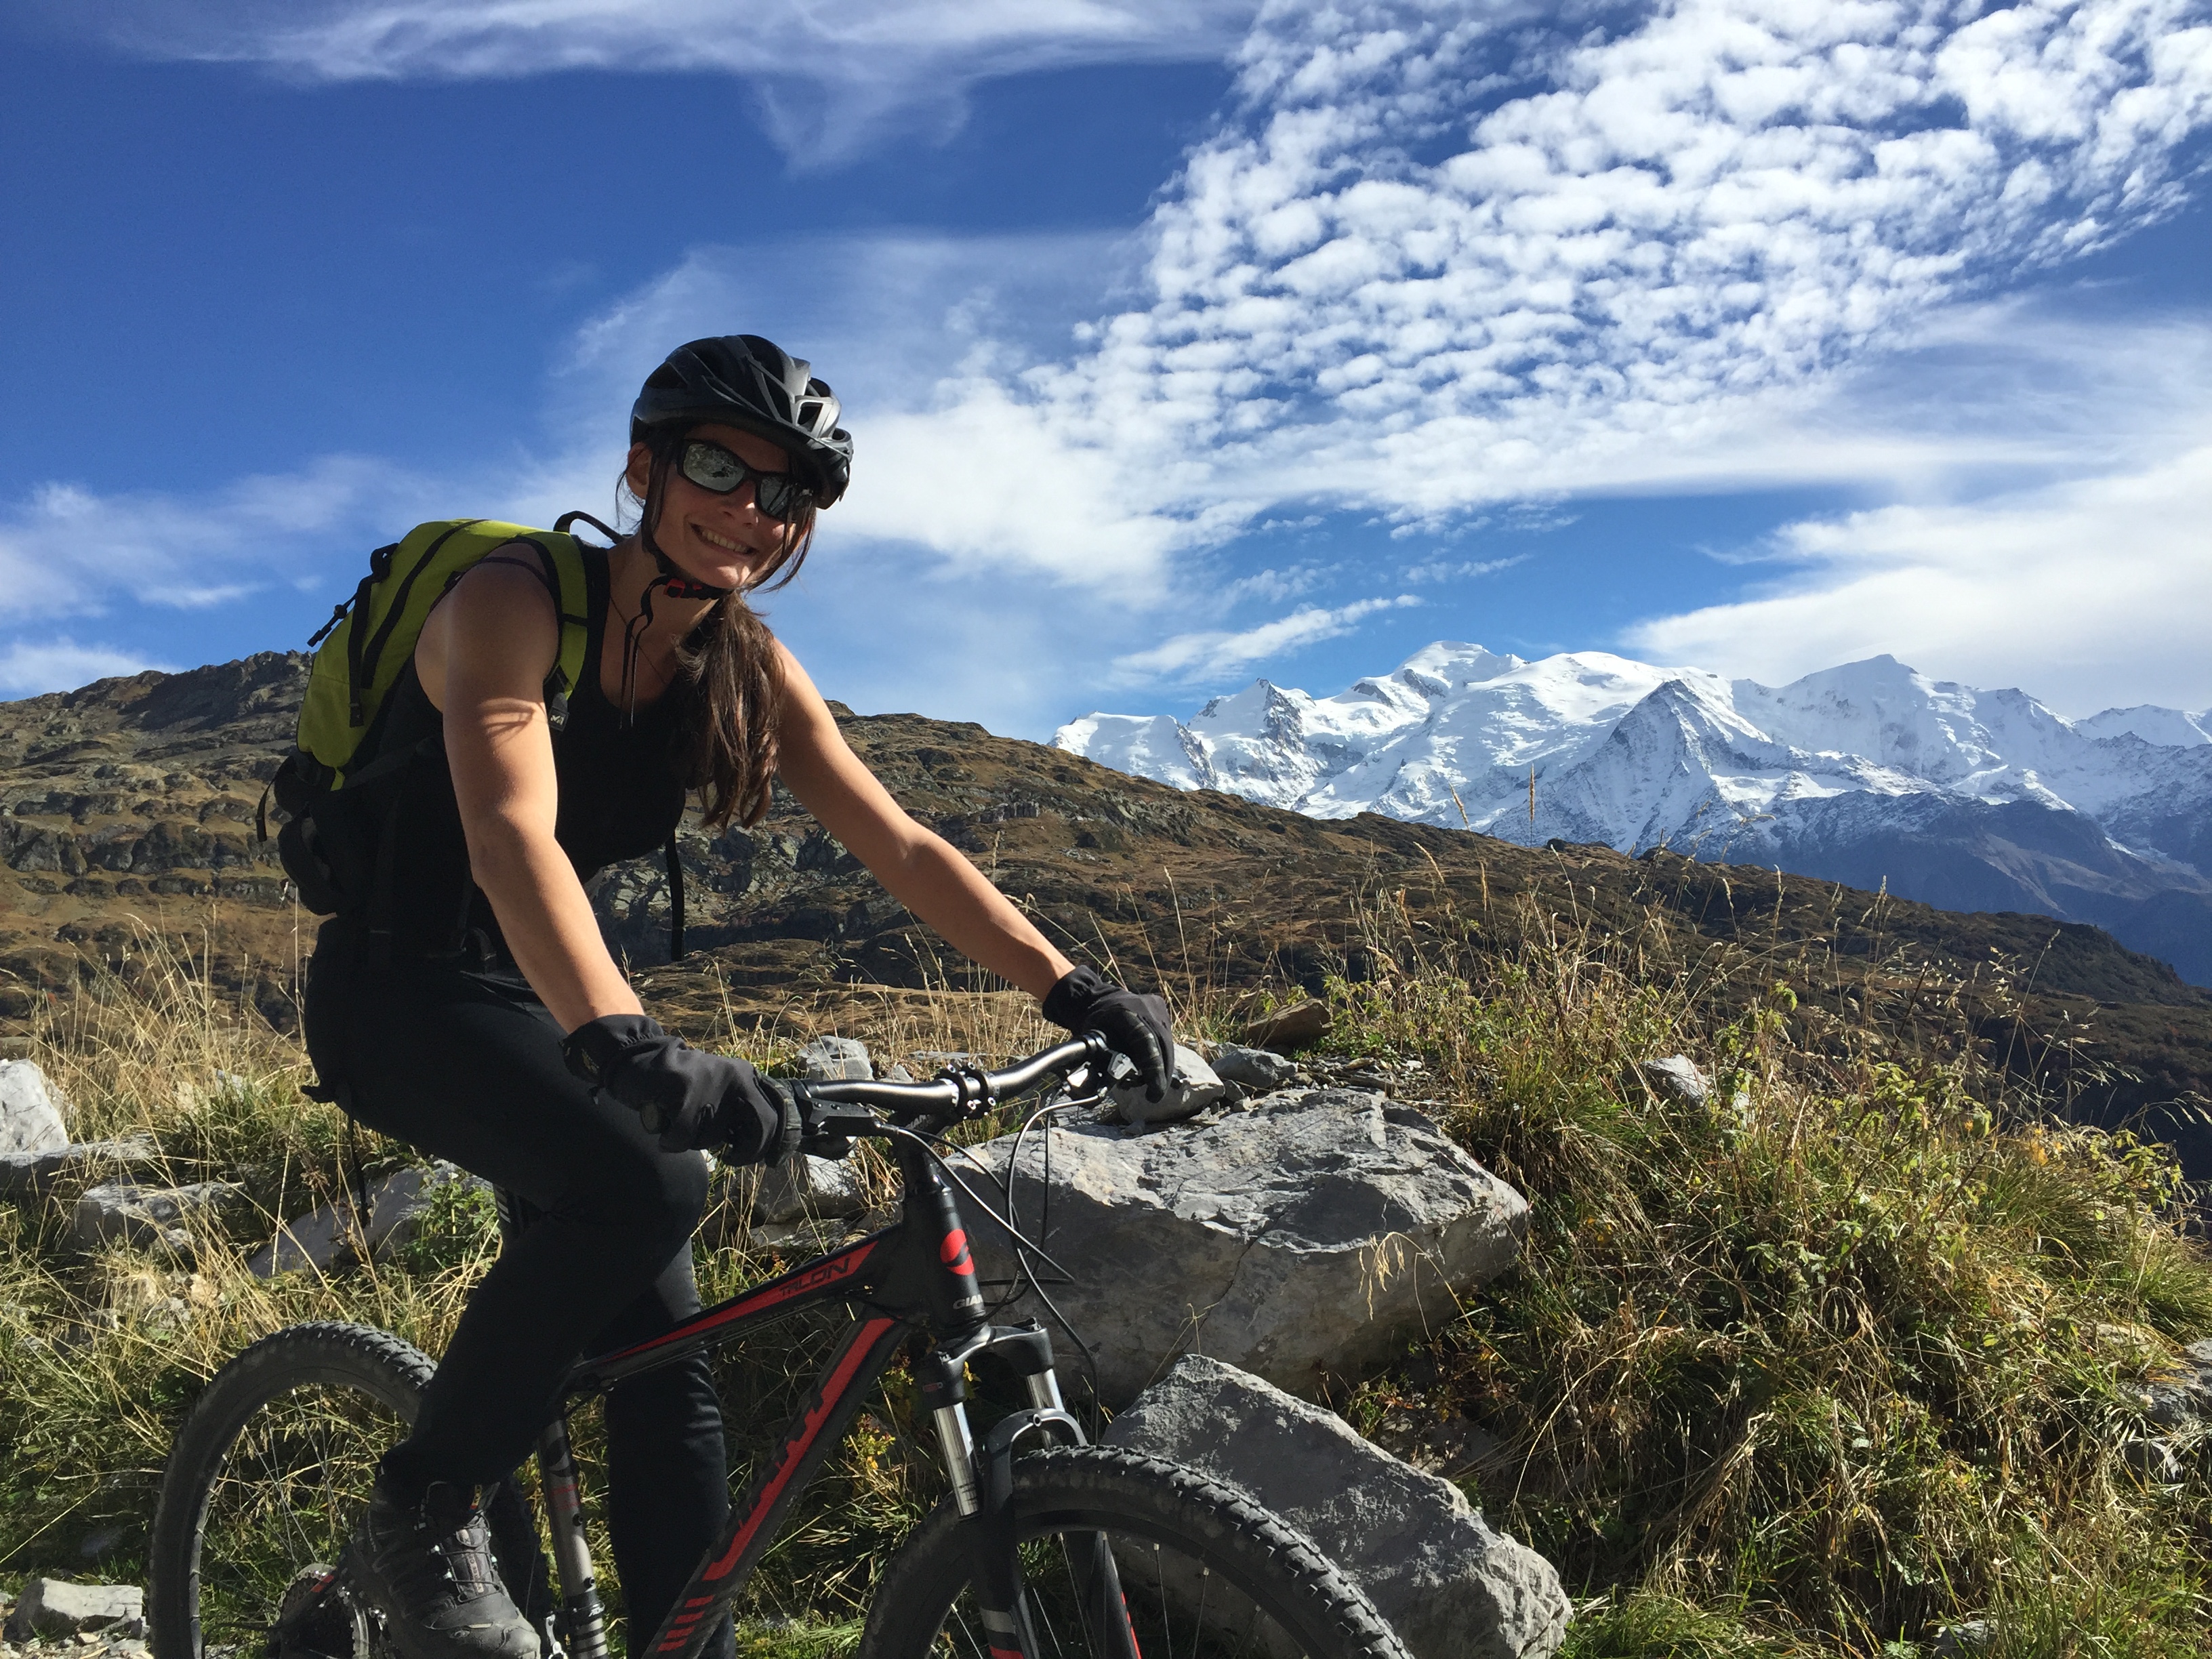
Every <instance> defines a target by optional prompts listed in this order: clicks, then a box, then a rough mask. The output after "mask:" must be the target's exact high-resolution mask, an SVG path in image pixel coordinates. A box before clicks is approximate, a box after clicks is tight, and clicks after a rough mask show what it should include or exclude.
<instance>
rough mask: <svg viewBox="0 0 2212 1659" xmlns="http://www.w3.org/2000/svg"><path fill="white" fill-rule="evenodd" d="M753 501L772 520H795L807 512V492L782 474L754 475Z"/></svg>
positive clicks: (763, 473)
mask: <svg viewBox="0 0 2212 1659" xmlns="http://www.w3.org/2000/svg"><path fill="white" fill-rule="evenodd" d="M753 499H754V500H755V501H758V502H759V503H760V510H761V511H762V512H763V513H767V514H768V515H769V517H770V518H771V519H795V518H797V517H798V516H799V514H800V513H803V512H805V510H806V502H807V500H808V496H807V493H806V491H805V489H803V488H802V487H801V486H799V485H798V484H795V483H793V482H792V481H791V479H790V477H788V476H787V475H786V474H784V473H781V472H756V473H755V474H753Z"/></svg>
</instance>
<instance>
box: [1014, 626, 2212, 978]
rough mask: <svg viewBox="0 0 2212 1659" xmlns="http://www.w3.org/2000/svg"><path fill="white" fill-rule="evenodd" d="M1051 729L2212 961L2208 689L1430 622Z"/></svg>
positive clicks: (1229, 780)
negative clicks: (1322, 686) (1968, 676)
mask: <svg viewBox="0 0 2212 1659" xmlns="http://www.w3.org/2000/svg"><path fill="white" fill-rule="evenodd" d="M1054 744H1056V745H1057V746H1059V747H1060V748H1061V749H1063V750H1068V751H1070V752H1072V753H1074V754H1078V755H1083V756H1085V757H1089V758H1090V759H1091V760H1094V761H1097V762H1100V763H1103V764H1105V765H1108V766H1112V767H1115V768H1117V769H1121V770H1122V771H1126V772H1132V773H1136V774H1139V775H1142V776H1145V777H1149V778H1155V779H1158V781H1161V782H1164V783H1169V784H1172V785H1175V786H1176V787H1179V788H1183V789H1216V790H1222V791H1225V792H1226V793H1231V794H1235V795H1241V796H1243V797H1244V798H1246V799H1250V800H1255V801H1261V802H1264V803H1266V804H1267V805H1273V806H1280V807H1286V808H1289V809H1291V810H1292V811H1299V812H1304V813H1307V814H1310V815H1311V816H1313V817H1323V818H1341V817H1352V816H1353V815H1355V814H1357V813H1360V812H1379V813H1383V814H1386V815H1388V816H1389V817H1397V818H1405V819H1409V820H1412V821H1413V822H1416V823H1432V824H1440V825H1443V826H1445V827H1447V828H1451V829H1472V830H1479V831H1481V832H1483V833H1485V834H1487V835H1492V836H1499V837H1502V838H1504V839H1505V840H1508V841H1513V842H1521V843H1522V844H1524V845H1534V846H1540V845H1542V844H1543V843H1545V842H1549V841H1552V840H1555V839H1557V840H1564V841H1570V842H1603V843H1604V844H1606V845H1607V846H1610V847H1613V848H1617V849H1619V850H1620V851H1621V852H1624V853H1631V854H1633V853H1637V852H1639V851H1643V850H1645V849H1648V848H1656V847H1662V846H1663V847H1668V848H1673V849H1674V850H1675V851H1677V852H1680V853H1684V854H1688V855H1690V856H1692V857H1695V858H1699V859H1706V860H1717V861H1724V862H1729V863H1737V864H1759V865H1765V866H1778V867H1780V868H1782V869H1784V870H1787V871H1790V872H1794V873H1797V874H1802V875H1809V876H1816V877H1823V878H1828V879H1832V880H1837V881H1844V882H1847V883H1849V884H1851V885H1853V886H1857V887H1867V888H1875V887H1879V886H1882V885H1887V888H1888V890H1890V891H1892V892H1894V893H1898V894H1899V895H1901V896H1905V897H1909V898H1917V899H1921V900H1923V901H1925V902H1929V903H1931V904H1936V905H1939V906H1942V907H1943V908H1949V909H1962V910H2019V911H2027V912H2029V913H2032V914H2040V915H2050V916H2053V917H2056V918H2057V919H2059V920H2061V921H2087V922H2092V923H2094V924H2096V925H2097V926H2100V927H2104V928H2106V930H2107V931H2109V932H2111V933H2112V934H2113V935H2114V936H2115V937H2116V938H2118V939H2120V940H2121V942H2122V943H2124V944H2126V945H2130V946H2131V947H2132V948H2134V949H2136V950H2140V951H2147V952H2148V953H2150V954H2152V955H2154V956H2159V957H2163V958H2165V959H2166V961H2168V962H2170V963H2172V964H2173V965H2174V966H2175V967H2176V969H2179V971H2180V973H2181V974H2182V975H2184V977H2185V978H2188V979H2190V980H2191V981H2194V982H2196V983H2197V984H2200V985H2201V984H2212V711H2199V712H2195V713H2191V712H2189V711H2186V710H2182V709H2172V708H2156V707H2151V706H2144V707H2141V708H2112V709H2107V710H2106V711H2105V712H2103V713H2102V714H2094V715H2091V716H2089V717H2088V718H2087V719H2084V720H2068V719H2067V718H2065V717H2064V716H2063V715H2061V714H2057V713H2055V712H2054V711H2053V710H2051V708H2048V707H2046V706H2045V705H2044V704H2043V703H2041V702H2038V701H2037V700H2036V699H2035V698H2033V697H2032V696H2028V695H2027V693H2026V692H2023V691H2020V690H1996V691H1984V690H1976V689H1975V688H1973V687H1971V686H1966V685H1962V684H1957V683H1955V682H1953V681H1948V680H1936V679H1931V678H1929V677H1928V676H1926V675H1924V674H1921V673H1919V672H1917V671H1915V670H1913V669H1911V668H1910V667H1908V666H1906V665H1905V664H1903V663H1901V662H1899V661H1898V660H1897V659H1895V658H1893V657H1888V656H1881V657H1874V658H1869V659H1867V660H1866V661H1863V662H1855V663H1846V664H1844V665H1841V666H1839V667H1836V668H1829V669H1823V670H1821V671H1819V672H1817V673H1813V674H1808V675H1807V676H1805V677H1804V678H1802V679H1800V680H1796V681H1793V682H1791V683H1790V684H1788V685H1784V686H1767V685H1762V684H1759V683H1757V682H1756V681H1753V680H1748V679H1729V678H1724V677H1723V676H1721V675H1718V674H1715V673H1711V672H1709V671H1705V670H1704V669H1699V668H1668V667H1659V666H1655V665H1651V664H1648V663H1641V662H1635V661H1632V660H1631V659H1627V658H1625V657H1618V656H1613V655H1612V654H1610V653H1606V652H1601V651H1575V652H1565V653H1560V654H1559V655H1556V656H1551V657H1545V658H1541V659H1537V660H1534V661H1524V660H1523V659H1521V658H1519V657H1516V656H1512V655H1500V654H1498V653H1494V652H1491V651H1488V650H1486V649H1484V648H1483V647H1480V646H1479V645H1470V644H1465V643H1461V642H1458V641H1443V640H1440V641H1437V642H1435V643H1434V644H1431V645H1428V646H1425V647H1423V648H1422V649H1420V650H1419V651H1417V652H1415V653H1413V655H1412V656H1410V657H1408V658H1407V659H1406V660H1405V661H1404V662H1402V663H1401V664H1400V665H1398V667H1397V668H1396V669H1395V670H1394V671H1391V672H1390V673H1389V674H1387V675H1383V676H1381V677H1378V678H1369V679H1362V680H1359V681H1357V682H1356V683H1354V684H1352V686H1351V687H1350V688H1348V689H1347V690H1343V691H1340V692H1338V693H1337V694H1335V695H1334V696H1326V697H1316V696H1311V695H1310V694H1309V693H1307V692H1305V691H1302V690H1296V689H1293V688H1290V687H1285V686H1279V685H1276V684H1273V683H1272V682H1271V681H1268V680H1266V679H1258V680H1255V681H1254V682H1253V683H1252V684H1250V685H1249V686H1247V687H1245V688H1244V690H1241V691H1238V692H1236V693H1234V694H1233V695H1231V696H1221V697H1216V698H1214V699H1213V700H1212V702H1208V703H1207V704H1206V706H1205V707H1204V708H1201V709H1200V710H1199V711H1198V713H1197V714H1194V715H1193V716H1191V717H1190V718H1189V719H1188V720H1176V719H1175V718H1174V717H1173V716H1171V715H1167V714H1151V715H1136V714H1103V713H1099V714H1086V715H1085V716H1083V717H1082V718H1081V719H1079V720H1072V721H1070V722H1069V723H1068V724H1067V725H1066V726H1062V727H1060V731H1059V732H1057V733H1056V734H1055V736H1054Z"/></svg>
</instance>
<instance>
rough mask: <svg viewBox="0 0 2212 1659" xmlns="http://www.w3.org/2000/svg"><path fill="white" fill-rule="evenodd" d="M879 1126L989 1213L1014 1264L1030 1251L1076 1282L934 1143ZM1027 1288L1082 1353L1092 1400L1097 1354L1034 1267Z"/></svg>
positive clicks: (1095, 1394) (975, 1161)
mask: <svg viewBox="0 0 2212 1659" xmlns="http://www.w3.org/2000/svg"><path fill="white" fill-rule="evenodd" d="M883 1127H884V1131H885V1132H886V1133H890V1134H893V1135H902V1136H904V1137H905V1138H906V1139H909V1140H911V1141H913V1142H914V1143H915V1145H917V1146H920V1147H921V1150H922V1151H923V1152H925V1153H926V1154H927V1155H928V1158H929V1159H930V1161H931V1162H932V1163H933V1164H936V1165H937V1167H938V1168H939V1170H943V1171H944V1172H945V1179H946V1180H948V1181H950V1182H951V1183H952V1184H953V1185H954V1186H956V1187H957V1188H959V1189H960V1190H961V1191H962V1192H963V1193H964V1194H967V1195H968V1198H969V1200H970V1201H971V1202H973V1203H974V1204H975V1206H977V1207H978V1208H980V1209H981V1211H982V1212H983V1213H984V1214H986V1215H987V1216H989V1217H990V1218H991V1219H992V1220H993V1221H994V1223H996V1224H997V1225H998V1226H999V1228H1000V1230H1001V1231H1003V1232H1005V1233H1006V1237H1008V1238H1009V1239H1010V1240H1012V1243H1013V1246H1014V1259H1015V1261H1017V1262H1019V1261H1021V1259H1022V1253H1023V1252H1024V1250H1033V1251H1035V1252H1036V1255H1037V1256H1038V1257H1039V1258H1040V1259H1041V1260H1042V1261H1043V1262H1044V1263H1045V1265H1046V1266H1047V1267H1050V1268H1052V1270H1053V1271H1054V1272H1055V1273H1059V1274H1060V1282H1061V1283H1062V1284H1069V1285H1072V1284H1073V1283H1075V1282H1076V1281H1075V1275H1074V1274H1073V1273H1070V1272H1068V1270H1067V1269H1066V1267H1063V1266H1062V1265H1061V1264H1060V1262H1058V1261H1054V1259H1053V1255H1052V1253H1051V1252H1050V1251H1049V1250H1048V1249H1045V1248H1044V1246H1043V1245H1042V1244H1040V1243H1037V1242H1036V1240H1035V1239H1033V1238H1031V1237H1029V1236H1028V1235H1027V1234H1025V1233H1024V1232H1022V1231H1020V1230H1019V1229H1018V1228H1017V1227H1016V1226H1015V1225H1014V1224H1013V1222H1012V1220H1010V1219H1009V1218H1007V1217H1006V1216H1003V1215H1001V1214H1000V1213H999V1212H998V1211H997V1210H995V1209H994V1208H993V1207H992V1206H991V1204H990V1201H989V1200H987V1199H986V1198H984V1197H983V1196H982V1194H980V1193H978V1192H977V1191H976V1190H975V1188H973V1187H971V1186H969V1184H968V1183H967V1182H966V1181H965V1180H963V1178H962V1177H961V1175H960V1172H959V1171H958V1170H955V1169H954V1168H953V1167H952V1165H951V1163H950V1162H949V1161H948V1160H947V1159H946V1158H945V1156H944V1155H943V1154H942V1153H940V1152H939V1151H938V1150H937V1148H936V1147H935V1146H932V1145H931V1144H930V1143H929V1141H928V1139H927V1138H926V1137H924V1136H921V1135H918V1134H915V1133H914V1131H912V1130H911V1129H903V1128H901V1127H897V1126H896V1125H895V1124H885V1125H884V1126H883ZM953 1150H954V1151H955V1152H958V1153H959V1154H960V1155H961V1156H962V1157H963V1158H967V1159H968V1160H969V1162H970V1163H972V1164H975V1167H976V1168H978V1169H980V1170H984V1171H985V1173H986V1174H988V1173H989V1171H988V1170H987V1168H986V1166H985V1165H984V1164H983V1162H982V1160H981V1159H980V1158H976V1157H975V1154H974V1153H973V1152H969V1151H968V1149H967V1148H966V1147H964V1146H956V1147H954V1148H953ZM996 1178H997V1177H995V1176H994V1177H993V1179H994V1180H995V1179H996ZM1030 1288H1031V1289H1033V1290H1035V1291H1036V1298H1037V1300H1038V1301H1039V1302H1041V1303H1042V1304H1044V1310H1045V1311H1046V1312H1047V1313H1048V1314H1050V1315H1051V1316H1052V1322H1053V1323H1054V1324H1055V1325H1057V1326H1059V1327H1060V1329H1061V1330H1063V1331H1065V1332H1066V1333H1067V1340H1069V1341H1071V1342H1073V1343H1074V1344H1075V1346H1076V1350H1077V1352H1079V1353H1081V1354H1082V1356H1083V1374H1084V1377H1085V1381H1087V1382H1088V1383H1090V1385H1091V1399H1092V1401H1094V1402H1095V1401H1097V1397H1098V1356H1097V1355H1096V1354H1095V1353H1093V1352H1091V1345H1090V1344H1089V1343H1088V1342H1085V1340H1083V1334H1082V1333H1081V1332H1079V1331H1078V1330H1077V1329H1076V1328H1075V1327H1074V1325H1073V1323H1071V1322H1069V1320H1068V1317H1067V1316H1066V1314H1064V1313H1062V1312H1061V1311H1060V1304H1058V1303H1056V1302H1054V1300H1053V1299H1052V1297H1051V1296H1050V1295H1049V1294H1048V1293H1047V1291H1046V1290H1045V1288H1044V1282H1043V1280H1042V1279H1041V1278H1039V1277H1038V1276H1037V1274H1036V1272H1035V1270H1034V1269H1032V1270H1031V1271H1030Z"/></svg>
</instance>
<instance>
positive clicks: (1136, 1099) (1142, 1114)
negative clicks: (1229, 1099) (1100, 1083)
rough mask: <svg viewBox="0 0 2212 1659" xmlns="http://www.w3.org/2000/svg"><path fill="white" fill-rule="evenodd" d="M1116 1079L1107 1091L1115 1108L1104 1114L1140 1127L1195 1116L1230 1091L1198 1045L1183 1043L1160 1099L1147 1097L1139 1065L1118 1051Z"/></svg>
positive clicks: (1115, 1068)
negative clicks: (1193, 1046)
mask: <svg viewBox="0 0 2212 1659" xmlns="http://www.w3.org/2000/svg"><path fill="white" fill-rule="evenodd" d="M1114 1078H1115V1080H1114V1082H1113V1084H1112V1085H1111V1086H1109V1088H1108V1090H1107V1091H1106V1096H1107V1099H1108V1100H1109V1101H1110V1102H1111V1103H1112V1107H1111V1109H1110V1110H1109V1111H1107V1112H1106V1113H1104V1114H1103V1116H1104V1117H1105V1119H1106V1120H1107V1121H1113V1122H1121V1123H1127V1124H1131V1125H1133V1126H1135V1127H1139V1128H1141V1127H1146V1126H1148V1125H1151V1124H1155V1123H1181V1122H1182V1121H1184V1120H1185V1119H1186V1118H1193V1117H1196V1116H1197V1115H1199V1114H1200V1112H1202V1111H1204V1110H1206V1108H1207V1107H1209V1106H1213V1105H1216V1104H1218V1103H1219V1102H1220V1100H1221V1098H1222V1097H1223V1096H1224V1095H1225V1094H1226V1093H1227V1092H1228V1088H1227V1085H1225V1084H1224V1083H1223V1082H1222V1080H1221V1079H1219V1078H1218V1077H1217V1076H1216V1075H1215V1074H1214V1070H1213V1067H1212V1066H1209V1065H1207V1064H1206V1060H1205V1059H1204V1057H1203V1056H1201V1055H1200V1054H1199V1052H1198V1051H1197V1050H1196V1049H1195V1048H1185V1047H1183V1045H1182V1043H1180V1042H1178V1043H1176V1046H1175V1076H1174V1078H1173V1079H1172V1080H1171V1081H1170V1083H1169V1085H1168V1086H1167V1087H1166V1088H1165V1089H1164V1090H1162V1091H1160V1097H1159V1098H1158V1100H1153V1099H1151V1098H1150V1097H1148V1095H1147V1093H1146V1088H1145V1085H1144V1084H1143V1083H1142V1082H1141V1081H1140V1080H1139V1079H1138V1076H1137V1068H1136V1066H1134V1065H1133V1064H1132V1063H1131V1062H1130V1061H1128V1060H1126V1059H1123V1058H1122V1057H1121V1056H1120V1055H1118V1054H1117V1055H1115V1066H1114Z"/></svg>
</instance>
